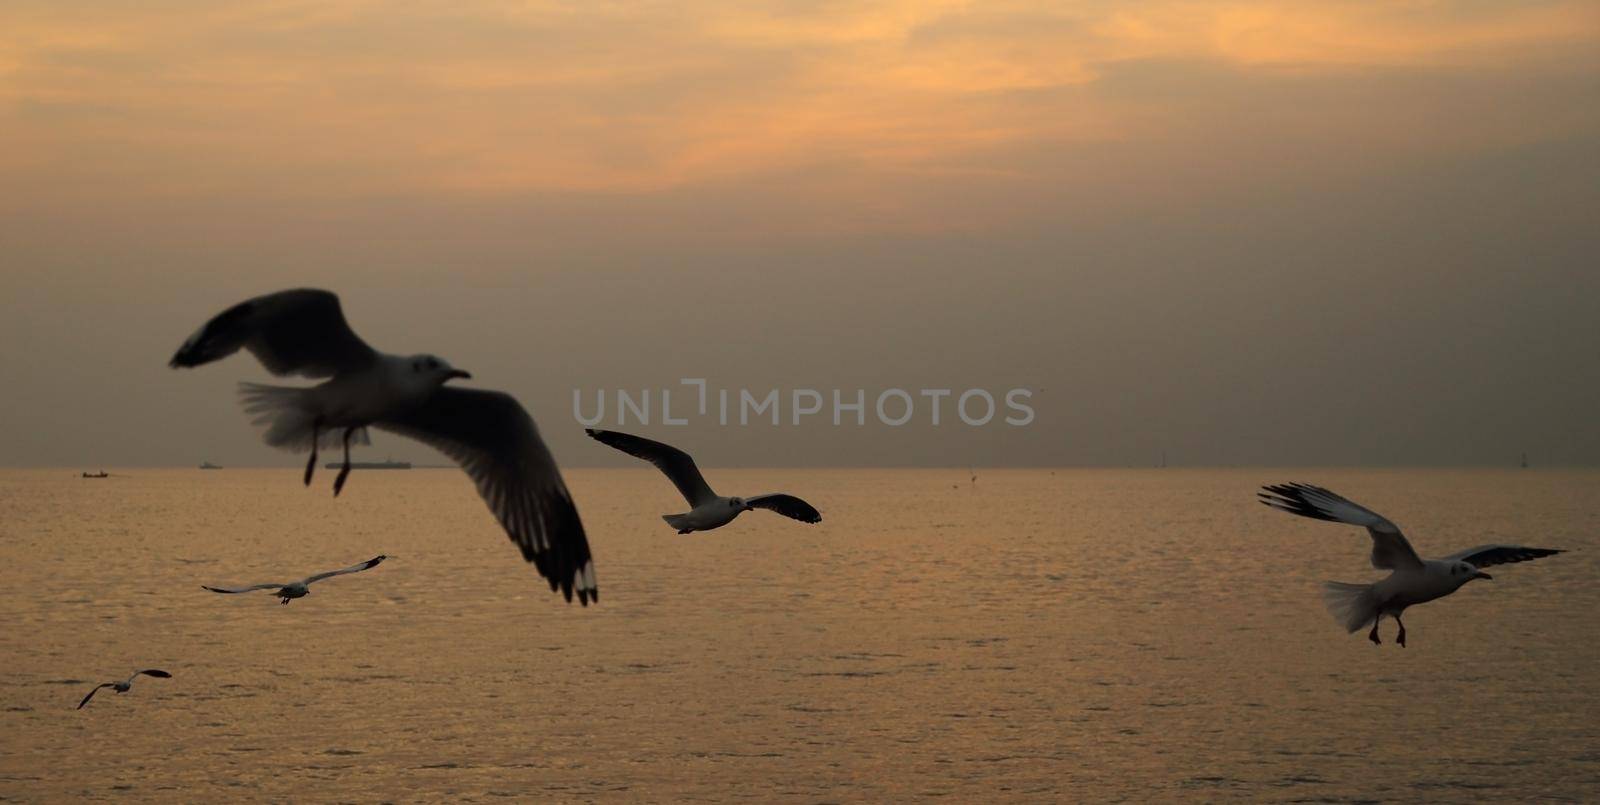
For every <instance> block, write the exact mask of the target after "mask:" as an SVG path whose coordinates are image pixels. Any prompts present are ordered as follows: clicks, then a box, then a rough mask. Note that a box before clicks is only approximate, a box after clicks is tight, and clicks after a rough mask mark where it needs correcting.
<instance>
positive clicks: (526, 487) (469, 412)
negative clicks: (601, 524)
mask: <svg viewBox="0 0 1600 805" xmlns="http://www.w3.org/2000/svg"><path fill="white" fill-rule="evenodd" d="M376 425H377V427H380V428H383V429H384V430H388V431H393V432H395V433H398V434H400V435H402V436H409V437H411V438H413V439H416V440H418V441H421V442H423V443H426V444H428V445H431V446H433V447H434V448H436V449H438V450H440V451H442V452H443V453H444V454H445V455H448V456H450V457H451V458H452V459H455V461H456V463H458V464H460V465H461V468H462V469H463V470H466V472H467V474H468V475H470V476H472V481H473V483H475V484H477V487H478V494H479V495H480V496H482V497H483V501H484V503H487V504H488V505H489V510H490V511H492V512H494V516H495V519H497V520H499V521H500V525H501V526H502V527H503V528H505V530H506V534H507V536H509V537H511V541H512V542H515V543H516V544H517V547H518V548H521V549H522V558H523V559H526V560H527V561H529V562H532V563H533V564H534V567H537V568H538V569H539V574H540V575H542V576H544V577H545V578H546V579H547V580H549V582H550V589H552V590H555V589H560V590H561V594H562V595H564V596H566V599H567V600H568V601H571V600H572V592H573V590H577V592H578V600H579V601H580V602H581V603H583V604H588V603H589V602H590V601H598V600H600V590H599V588H598V587H597V586H596V585H595V578H594V559H593V557H591V556H590V554H589V540H588V538H587V537H585V536H584V533H583V521H582V520H580V519H578V509H577V507H575V506H573V505H572V496H571V495H570V494H568V493H567V485H566V483H564V482H563V481H562V480H561V471H560V470H559V469H557V468H556V461H555V459H554V458H553V457H551V455H550V449H549V448H547V447H545V444H544V440H543V439H540V438H539V429H538V428H537V427H536V426H535V425H534V424H533V418H532V417H530V416H528V412H527V411H524V410H523V409H522V406H521V405H519V404H518V403H517V401H516V400H515V399H514V398H512V397H511V395H509V394H504V393H502V392H498V391H481V390H479V389H461V388H452V387H449V386H446V387H443V388H440V389H439V390H438V391H436V392H434V393H433V395H432V396H430V397H429V398H428V400H427V402H424V403H423V404H421V405H418V406H415V407H414V408H411V409H410V410H407V411H405V412H402V413H400V414H397V415H394V416H391V417H390V418H389V419H387V420H385V421H382V422H378V423H376Z"/></svg>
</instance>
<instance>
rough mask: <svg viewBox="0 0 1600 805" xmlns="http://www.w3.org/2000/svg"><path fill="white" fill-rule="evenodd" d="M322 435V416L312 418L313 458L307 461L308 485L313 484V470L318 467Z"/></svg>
mask: <svg viewBox="0 0 1600 805" xmlns="http://www.w3.org/2000/svg"><path fill="white" fill-rule="evenodd" d="M321 435H322V417H317V418H316V419H313V420H311V459H310V460H309V461H307V462H306V486H310V485H311V471H312V470H315V469H316V468H317V439H318V437H320V436H321Z"/></svg>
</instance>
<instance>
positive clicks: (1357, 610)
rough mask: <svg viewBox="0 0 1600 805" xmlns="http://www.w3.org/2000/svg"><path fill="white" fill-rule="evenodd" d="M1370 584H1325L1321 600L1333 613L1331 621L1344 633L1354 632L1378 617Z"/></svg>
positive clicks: (1376, 604) (1335, 582)
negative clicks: (1337, 624) (1344, 631)
mask: <svg viewBox="0 0 1600 805" xmlns="http://www.w3.org/2000/svg"><path fill="white" fill-rule="evenodd" d="M1373 586H1374V585H1371V584H1347V583H1345V582H1342V581H1330V582H1325V583H1324V584H1323V585H1322V600H1323V602H1324V603H1326V604H1327V605H1328V611H1329V612H1331V613H1333V619H1334V620H1336V621H1338V622H1339V625H1340V626H1343V627H1344V628H1345V630H1346V631H1350V632H1354V631H1356V630H1358V629H1361V628H1362V627H1365V626H1368V625H1370V624H1371V623H1372V619H1373V618H1376V617H1377V616H1378V597H1377V596H1376V595H1374V594H1373V592H1372V588H1373Z"/></svg>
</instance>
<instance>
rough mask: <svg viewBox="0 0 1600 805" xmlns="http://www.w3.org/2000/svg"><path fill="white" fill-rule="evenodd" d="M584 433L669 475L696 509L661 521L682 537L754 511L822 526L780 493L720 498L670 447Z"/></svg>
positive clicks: (810, 511) (814, 514) (818, 517)
mask: <svg viewBox="0 0 1600 805" xmlns="http://www.w3.org/2000/svg"><path fill="white" fill-rule="evenodd" d="M583 432H584V433H587V434H589V435H590V436H591V437H593V438H594V439H595V441H598V442H600V443H601V444H608V445H611V446H612V447H615V448H617V449H618V450H621V451H622V452H624V453H627V454H628V455H630V456H633V457H634V458H642V459H644V460H645V461H648V462H650V463H651V464H654V465H656V468H657V469H659V470H661V471H662V472H664V473H666V475H667V479H668V480H670V481H672V483H673V485H674V486H676V487H678V491H679V492H682V493H683V496H684V498H685V499H687V500H688V501H689V505H690V506H693V507H694V508H693V509H692V510H690V511H688V512H685V513H683V514H664V515H662V516H661V519H663V520H666V521H667V525H670V526H672V527H673V528H676V529H678V533H679V534H688V533H690V532H692V531H710V530H711V529H713V528H720V527H721V526H725V525H727V524H728V523H731V522H733V518H735V517H738V516H739V514H740V513H741V512H747V511H750V510H751V509H770V510H772V511H775V512H777V513H779V514H781V515H783V516H785V517H792V518H794V519H796V520H799V521H800V522H802V523H820V522H822V514H821V513H820V512H818V511H817V510H816V509H814V508H812V506H811V504H809V503H807V502H805V501H803V500H801V499H799V498H797V497H795V496H794V495H785V494H781V493H780V494H771V495H757V496H755V497H753V498H727V497H722V496H721V495H718V494H717V493H715V492H713V491H711V487H710V486H708V485H707V484H706V479H705V478H704V477H702V476H701V475H700V468H699V467H696V466H695V465H694V459H693V458H690V457H689V454H688V453H685V452H683V451H682V450H679V449H678V448H676V447H673V446H671V445H666V444H662V443H660V442H652V441H650V440H649V439H645V438H641V437H639V436H633V435H631V434H627V433H618V432H616V431H614V430H595V429H593V428H585V429H584V431H583Z"/></svg>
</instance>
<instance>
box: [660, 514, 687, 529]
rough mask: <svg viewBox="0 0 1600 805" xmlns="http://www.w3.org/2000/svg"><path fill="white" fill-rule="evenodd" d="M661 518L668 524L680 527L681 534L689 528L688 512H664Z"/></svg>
mask: <svg viewBox="0 0 1600 805" xmlns="http://www.w3.org/2000/svg"><path fill="white" fill-rule="evenodd" d="M661 519H663V520H666V521H667V525H669V526H672V527H673V528H676V529H678V533H680V534H682V533H685V529H687V528H689V515H688V514H687V513H684V514H663V515H661Z"/></svg>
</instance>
